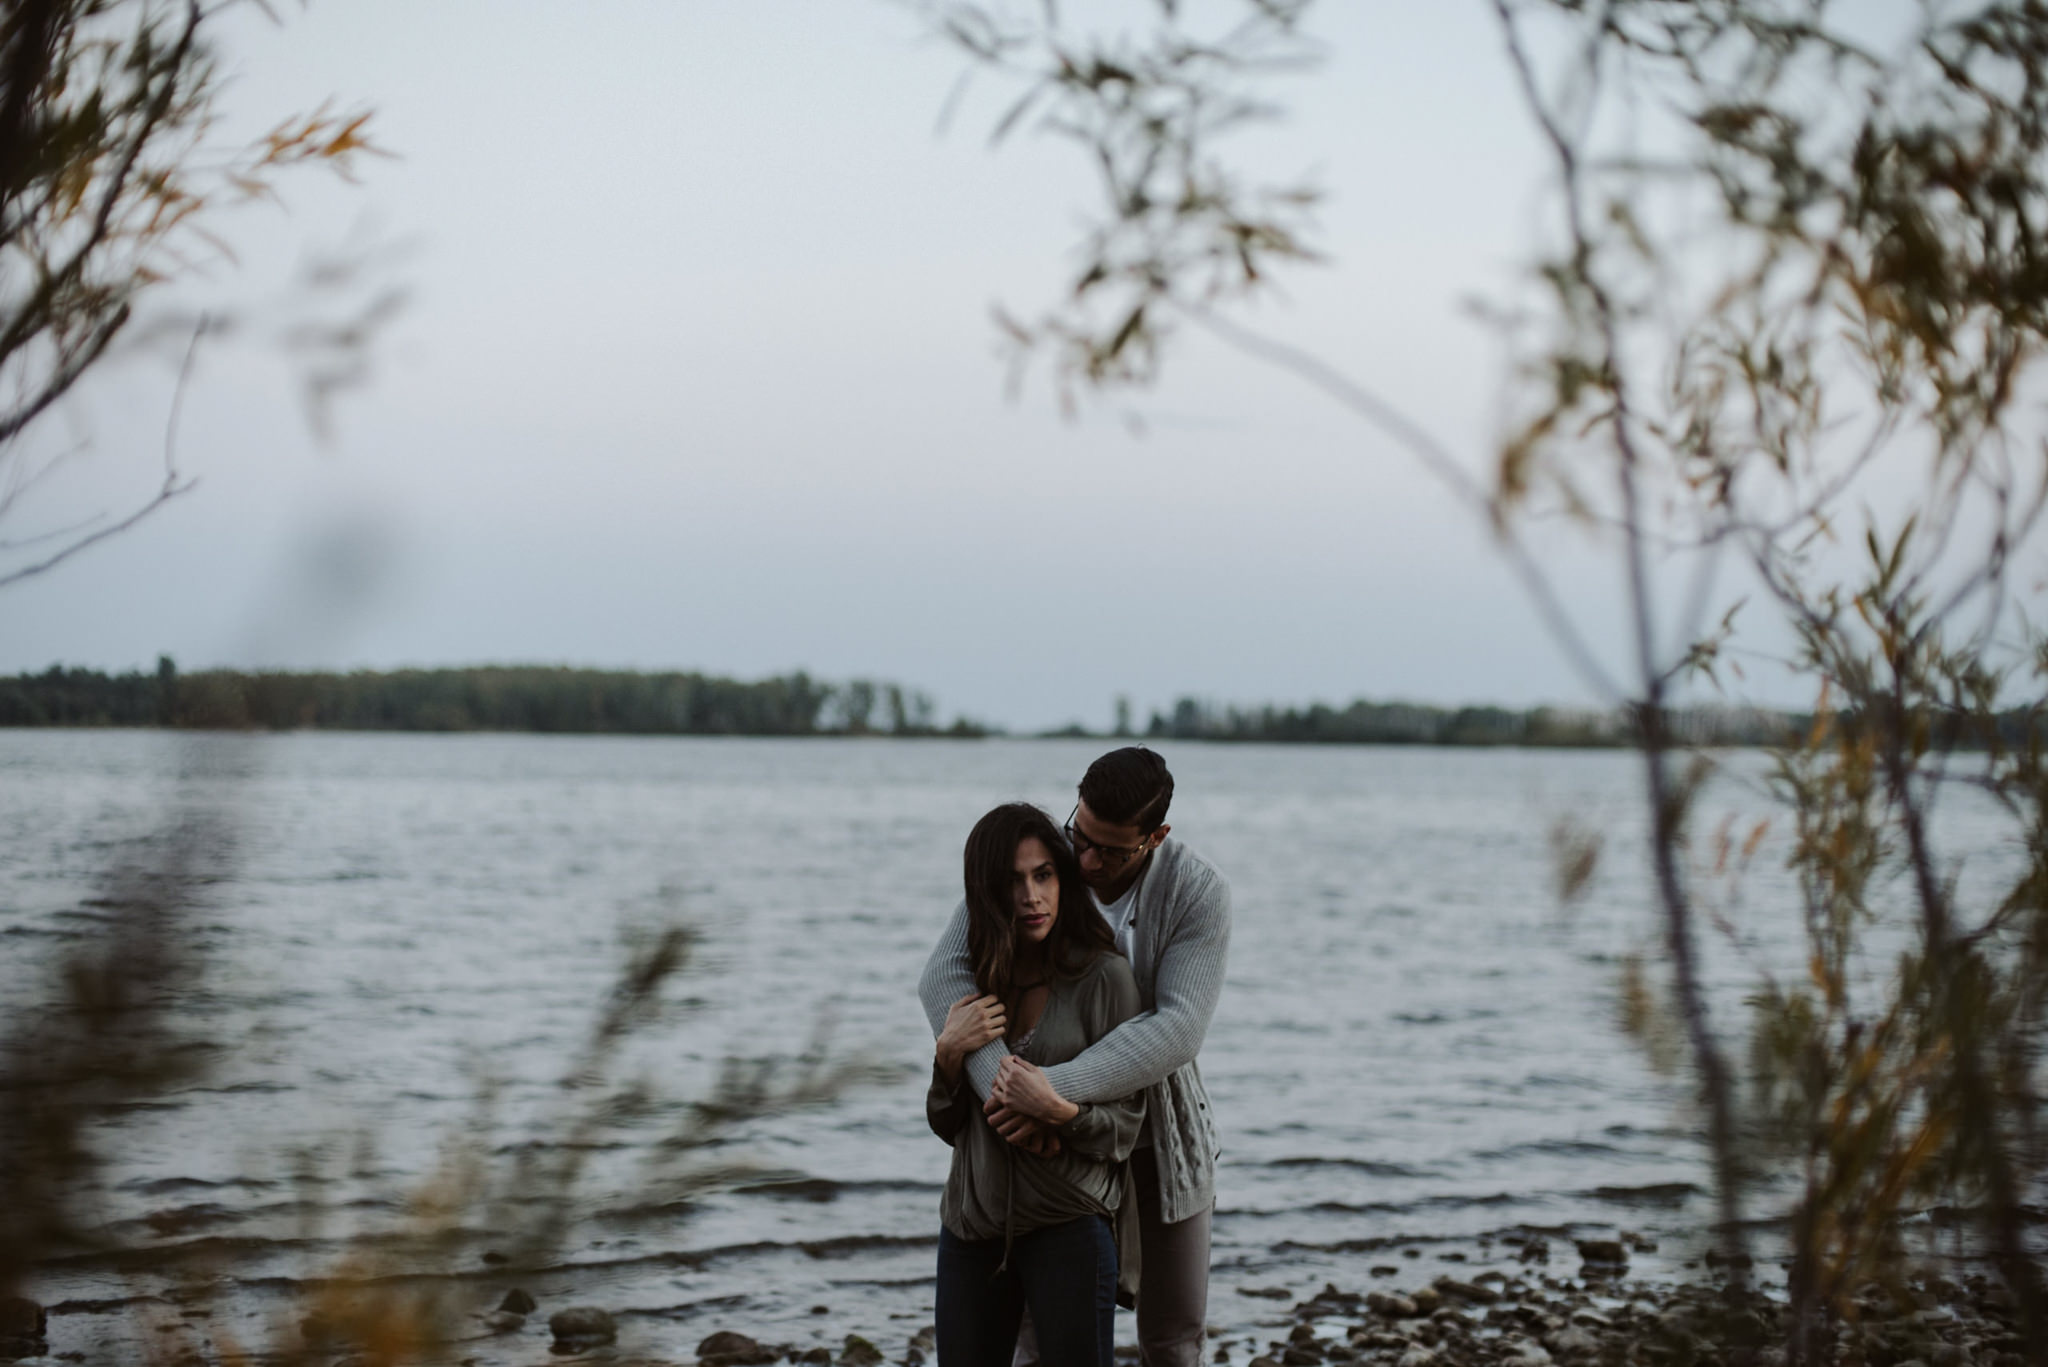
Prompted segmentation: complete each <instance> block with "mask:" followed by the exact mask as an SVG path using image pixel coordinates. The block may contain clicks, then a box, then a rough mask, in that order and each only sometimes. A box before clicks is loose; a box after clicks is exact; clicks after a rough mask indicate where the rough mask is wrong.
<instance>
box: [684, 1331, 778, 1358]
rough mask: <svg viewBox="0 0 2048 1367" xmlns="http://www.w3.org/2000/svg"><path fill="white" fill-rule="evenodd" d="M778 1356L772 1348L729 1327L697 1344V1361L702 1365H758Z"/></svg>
mask: <svg viewBox="0 0 2048 1367" xmlns="http://www.w3.org/2000/svg"><path fill="white" fill-rule="evenodd" d="M780 1356H781V1354H780V1353H777V1352H776V1351H775V1350H774V1349H772V1348H764V1347H762V1346H761V1345H760V1344H759V1343H757V1342H755V1341H754V1340H753V1339H750V1338H748V1337H747V1336H746V1335H745V1334H736V1333H734V1332H733V1331H732V1330H730V1329H721V1330H719V1331H718V1332H717V1333H715V1334H713V1335H711V1336H710V1337H709V1338H707V1339H705V1340H704V1341H703V1342H702V1343H700V1344H698V1345H697V1361H698V1362H699V1363H700V1364H702V1367H759V1364H761V1363H768V1362H773V1361H775V1360H776V1359H777V1358H779V1357H780Z"/></svg>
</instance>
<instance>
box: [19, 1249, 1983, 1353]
mask: <svg viewBox="0 0 2048 1367" xmlns="http://www.w3.org/2000/svg"><path fill="white" fill-rule="evenodd" d="M1501 1243H1503V1244H1506V1245H1507V1250H1508V1257H1509V1258H1513V1259H1516V1261H1508V1260H1507V1259H1505V1258H1504V1259H1502V1260H1501V1261H1500V1263H1499V1264H1497V1265H1494V1266H1488V1265H1487V1264H1489V1263H1493V1262H1494V1259H1492V1258H1490V1257H1487V1256H1486V1255H1485V1254H1484V1253H1482V1254H1481V1260H1480V1261H1477V1262H1468V1261H1467V1260H1466V1259H1463V1258H1460V1259H1456V1260H1453V1259H1451V1258H1450V1257H1448V1256H1447V1255H1444V1254H1439V1257H1440V1258H1442V1260H1443V1261H1446V1262H1452V1261H1455V1262H1456V1263H1457V1264H1459V1265H1458V1266H1456V1268H1455V1271H1454V1272H1447V1273H1445V1274H1443V1275H1440V1276H1437V1277H1435V1278H1433V1279H1431V1280H1427V1281H1420V1280H1411V1281H1403V1280H1388V1279H1389V1278H1392V1277H1395V1275H1396V1274H1397V1273H1398V1272H1400V1271H1403V1270H1405V1271H1408V1272H1410V1273H1411V1274H1412V1273H1413V1272H1414V1271H1416V1270H1417V1269H1416V1267H1415V1264H1413V1263H1408V1264H1406V1266H1405V1268H1403V1267H1401V1266H1399V1265H1394V1264H1379V1265H1373V1266H1370V1267H1366V1268H1361V1269H1360V1271H1362V1272H1363V1273H1365V1277H1364V1278H1362V1279H1361V1281H1362V1282H1363V1285H1361V1286H1360V1287H1359V1288H1358V1289H1355V1290H1345V1289H1341V1288H1339V1287H1338V1286H1337V1285H1335V1284H1327V1285H1325V1286H1324V1287H1323V1289H1322V1290H1321V1291H1319V1292H1317V1293H1315V1294H1314V1295H1312V1296H1308V1297H1307V1298H1305V1299H1300V1298H1298V1297H1297V1295H1296V1293H1294V1292H1293V1291H1290V1290H1289V1289H1288V1288H1286V1287H1278V1286H1264V1287H1261V1286H1239V1287H1237V1288H1235V1290H1236V1291H1237V1293H1238V1295H1240V1296H1243V1297H1246V1298H1248V1301H1249V1302H1250V1303H1247V1302H1238V1304H1240V1305H1243V1306H1244V1308H1245V1309H1246V1310H1250V1309H1251V1303H1259V1302H1271V1303H1272V1304H1271V1306H1270V1308H1263V1307H1262V1308H1261V1309H1260V1310H1259V1311H1258V1316H1259V1318H1258V1319H1257V1320H1256V1321H1255V1323H1256V1324H1257V1325H1258V1326H1259V1327H1256V1328H1244V1327H1240V1328H1237V1329H1222V1328H1218V1327H1216V1326H1213V1325H1212V1326H1211V1327H1210V1330H1209V1336H1210V1344H1209V1346H1210V1349H1211V1350H1212V1351H1213V1361H1214V1362H1216V1363H1219V1364H1240V1365H1241V1367H1321V1365H1322V1364H1336V1365H1337V1367H1345V1365H1347V1364H1359V1367H1784V1348H1783V1345H1784V1343H1785V1341H1786V1338H1787V1331H1788V1325H1787V1323H1786V1310H1785V1307H1784V1305H1783V1303H1782V1301H1781V1300H1779V1299H1777V1298H1775V1297H1774V1296H1773V1295H1772V1294H1770V1293H1769V1292H1768V1291H1763V1290H1755V1289H1745V1290H1741V1291H1739V1292H1738V1291H1735V1290H1731V1288H1730V1286H1729V1285H1728V1284H1724V1278H1725V1277H1726V1276H1727V1274H1728V1273H1729V1272H1731V1271H1733V1269H1731V1268H1729V1267H1728V1264H1727V1262H1726V1261H1725V1260H1717V1262H1718V1265H1717V1266H1715V1267H1711V1268H1710V1269H1709V1270H1708V1272H1707V1273H1706V1280H1705V1281H1699V1282H1690V1283H1679V1284H1673V1283H1670V1282H1666V1281H1634V1282H1632V1281H1629V1280H1627V1274H1628V1269H1627V1263H1626V1259H1627V1255H1628V1253H1629V1252H1630V1251H1632V1250H1640V1249H1643V1248H1645V1247H1646V1246H1650V1245H1648V1241H1647V1240H1643V1239H1641V1238H1640V1237H1638V1236H1624V1237H1623V1238H1622V1239H1620V1240H1613V1241H1594V1240H1587V1241H1584V1242H1581V1243H1580V1244H1579V1252H1580V1255H1581V1257H1582V1258H1583V1259H1584V1261H1583V1262H1582V1264H1581V1266H1580V1268H1579V1270H1578V1275H1577V1276H1576V1277H1561V1276H1557V1275H1553V1274H1552V1273H1551V1272H1550V1271H1549V1270H1548V1268H1547V1257H1548V1244H1547V1242H1546V1241H1545V1240H1544V1239H1543V1238H1542V1237H1541V1236H1536V1235H1518V1236H1515V1237H1509V1238H1502V1239H1501ZM1531 1245H1542V1246H1543V1254H1542V1257H1540V1258H1532V1257H1531V1256H1530V1250H1531ZM1403 1252H1404V1253H1405V1252H1406V1250H1405V1249H1404V1250H1403ZM1617 1254H1618V1255H1619V1260H1618V1261H1617ZM1743 1261H1744V1262H1745V1263H1746V1261H1747V1260H1743ZM1687 1266H1694V1265H1693V1264H1688V1265H1687ZM1745 1281H1746V1279H1745ZM503 1285H504V1283H503V1282H500V1283H499V1287H501V1288H502V1287H503ZM1222 1289H1223V1288H1222V1286H1220V1285H1219V1286H1218V1287H1217V1290H1218V1291H1221V1290H1222ZM496 1295H498V1290H497V1289H496V1288H494V1289H493V1290H492V1291H491V1292H490V1296H496ZM1282 1302H1285V1303H1284V1304H1283V1303H1282ZM493 1303H494V1302H493V1301H492V1300H491V1299H490V1298H489V1296H486V1295H479V1296H478V1298H477V1302H476V1306H475V1309H474V1310H473V1311H472V1312H470V1315H469V1318H468V1325H469V1328H468V1329H466V1330H465V1329H462V1328H460V1327H456V1328H455V1334H456V1339H457V1341H465V1340H466V1341H469V1342H472V1343H475V1344H476V1345H477V1346H478V1347H481V1346H482V1344H483V1343H484V1342H486V1341H488V1340H491V1339H494V1338H496V1337H497V1336H499V1335H506V1336H511V1335H516V1334H518V1333H519V1332H521V1331H524V1332H526V1333H529V1334H532V1335H534V1336H535V1337H537V1330H538V1326H535V1328H534V1329H531V1330H529V1329H527V1327H526V1326H527V1323H528V1317H529V1316H532V1315H535V1314H538V1313H540V1312H542V1311H543V1310H544V1309H549V1308H551V1307H543V1306H542V1305H541V1304H540V1303H539V1302H538V1301H537V1300H536V1298H535V1297H534V1296H533V1295H531V1294H530V1293H528V1292H527V1291H526V1290H525V1289H523V1288H517V1287H515V1288H513V1289H511V1290H508V1291H504V1292H503V1294H502V1297H501V1298H500V1299H498V1300H496V1301H495V1304H496V1307H497V1308H496V1309H494V1310H489V1309H486V1308H485V1307H488V1306H490V1305H492V1304H493ZM71 1304H72V1303H69V1302H67V1303H65V1304H60V1305H58V1306H56V1307H54V1312H55V1314H56V1315H57V1316H58V1317H59V1318H60V1321H61V1318H62V1317H63V1316H64V1315H66V1314H67V1313H75V1312H74V1311H72V1310H70V1308H69V1307H70V1306H71ZM81 1309H82V1307H81ZM811 1309H812V1312H813V1313H814V1314H823V1315H829V1314H831V1313H832V1310H831V1308H829V1307H826V1306H822V1305H821V1306H813V1307H811ZM183 1313H184V1314H185V1315H186V1316H188V1317H189V1316H190V1315H191V1314H193V1313H194V1312H193V1311H190V1310H188V1311H185V1312H183ZM198 1313H200V1314H201V1315H202V1317H203V1315H204V1312H203V1311H200V1312H198ZM622 1315H623V1316H625V1317H626V1318H628V1319H631V1318H634V1316H635V1312H633V1311H631V1310H627V1309H620V1310H617V1311H614V1310H609V1309H606V1308H604V1307H600V1306H593V1305H570V1306H567V1307H566V1308H562V1309H555V1310H553V1311H552V1313H551V1314H548V1315H547V1318H546V1321H545V1323H546V1324H547V1327H548V1329H549V1331H550V1338H551V1340H552V1343H551V1351H552V1353H553V1354H555V1355H557V1356H558V1357H565V1358H570V1359H573V1360H574V1361H577V1362H587V1363H591V1364H599V1365H601V1367H685V1365H686V1364H689V1363H692V1362H694V1363H696V1364H698V1367H766V1364H771V1363H781V1362H791V1363H809V1364H826V1367H884V1365H885V1364H887V1365H888V1367H926V1365H927V1364H930V1363H932V1361H933V1359H934V1358H935V1357H936V1349H935V1346H934V1343H933V1330H932V1329H931V1328H930V1327H929V1326H927V1327H926V1328H924V1329H922V1330H919V1331H918V1332H916V1333H913V1334H909V1335H907V1336H906V1337H902V1338H898V1337H896V1335H894V1334H891V1335H889V1336H887V1337H885V1338H880V1341H879V1342H878V1341H876V1340H873V1339H869V1338H866V1337H863V1336H862V1335H860V1334H857V1333H848V1334H844V1335H843V1336H841V1335H837V1334H834V1335H831V1336H829V1337H827V1338H826V1341H825V1342H823V1343H819V1342H815V1341H814V1342H812V1343H809V1344H794V1343H788V1342H763V1341H761V1340H758V1339H756V1338H753V1337H751V1336H750V1335H748V1334H746V1333H743V1332H739V1331H737V1330H734V1329H719V1330H717V1331H715V1332H712V1333H710V1334H708V1335H707V1336H705V1337H703V1338H701V1339H700V1340H699V1341H698V1342H697V1344H696V1349H695V1353H694V1355H692V1354H691V1353H690V1350H689V1349H688V1348H687V1347H686V1346H685V1344H686V1343H687V1339H682V1337H681V1335H680V1334H678V1335H676V1337H675V1338H673V1339H664V1338H654V1339H650V1337H649V1336H648V1335H647V1333H646V1330H645V1328H644V1327H643V1328H642V1329H641V1330H640V1331H639V1332H637V1333H634V1334H631V1335H628V1336H627V1337H626V1342H624V1343H621V1342H620V1338H621V1333H620V1326H619V1318H620V1316H622ZM49 1318H50V1316H49V1314H48V1313H46V1312H45V1310H44V1308H43V1307H42V1306H40V1305H38V1304H36V1303H35V1302H34V1301H30V1300H24V1299H18V1298H17V1299H12V1300H7V1299H0V1361H6V1360H14V1359H23V1358H29V1359H35V1358H45V1357H52V1358H54V1359H56V1360H59V1361H62V1362H66V1363H83V1364H86V1365H87V1367H93V1364H96V1363H98V1362H100V1361H102V1360H104V1359H102V1358H101V1357H100V1356H99V1355H97V1354H95V1353H92V1352H81V1351H78V1350H79V1349H80V1348H85V1347H89V1346H90V1345H86V1344H72V1343H59V1344H57V1345H56V1347H57V1348H58V1349H60V1350H62V1351H57V1352H54V1353H53V1352H52V1345H51V1344H50V1342H49V1336H48V1329H47V1326H48V1321H49ZM2015 1320H2016V1311H2015V1308H2014V1305H2013V1302H2012V1300H2011V1297H2010V1296H2009V1295H2008V1294H2007V1293H2006V1291H2005V1290H2004V1288H2003V1287H2002V1286H2001V1285H2000V1284H1998V1283H1996V1282H1994V1281H1992V1280H1990V1279H1987V1278H1986V1277H1984V1276H1982V1275H1978V1274H1974V1273H1973V1274H1969V1275H1960V1274H1959V1275H1958V1277H1957V1278H1956V1279H1950V1278H1948V1277H1943V1276H1933V1275H1930V1276H1924V1277H1919V1278H1915V1279H1912V1280H1909V1281H1904V1282H1901V1283H1899V1284H1898V1285H1897V1286H1896V1287H1895V1288H1894V1289H1893V1290H1890V1291H1887V1290H1884V1289H1881V1288H1879V1287H1878V1286H1876V1285H1875V1284H1873V1285H1871V1286H1870V1287H1868V1288H1866V1289H1865V1291H1864V1292H1863V1294H1862V1295H1861V1296H1859V1298H1858V1300H1857V1306H1856V1313H1855V1314H1854V1315H1852V1316H1848V1317H1846V1321H1845V1322H1842V1323H1838V1324H1831V1325H1830V1326H1829V1327H1828V1330H1827V1332H1828V1333H1829V1334H1831V1335H1832V1336H1833V1342H1832V1343H1831V1344H1829V1345H1828V1347H1827V1349H1825V1350H1824V1355H1825V1356H1826V1357H1827V1358H1828V1359H1830V1360H1832V1361H1834V1362H1836V1363H1838V1364H1840V1365H1841V1367H2024V1364H2023V1362H2022V1359H2021V1356H2020V1349H2021V1346H2022V1345H2021V1341H2020V1339H2019V1336H2018V1333H2017V1330H2016V1324H2015ZM911 1322H912V1323H915V1322H916V1321H915V1320H912V1321H911ZM714 1323H715V1321H714ZM299 1328H300V1333H301V1335H302V1336H303V1337H302V1341H301V1345H300V1350H301V1351H302V1352H303V1353H304V1354H305V1356H304V1357H303V1358H302V1359H301V1360H303V1361H306V1362H308V1363H310V1364H313V1367H360V1364H362V1363H363V1362H364V1361H365V1352H366V1346H365V1344H363V1343H361V1342H356V1341H353V1340H354V1338H355V1337H357V1336H360V1335H361V1334H362V1333H363V1332H364V1326H363V1325H362V1324H361V1323H350V1322H345V1321H342V1320H336V1319H334V1318H331V1317H328V1316H324V1315H321V1314H318V1313H315V1314H311V1315H307V1316H305V1317H304V1318H303V1319H302V1320H301V1321H300V1322H299ZM661 1332H662V1331H657V1334H660V1333H661ZM699 1332H701V1331H699ZM60 1337H61V1335H60ZM678 1340H680V1341H678ZM500 1341H501V1342H503V1343H505V1344H506V1345H507V1346H514V1347H516V1344H517V1342H518V1340H516V1339H515V1338H512V1337H507V1338H505V1339H502V1340H500ZM527 1341H528V1342H529V1343H530V1342H532V1340H531V1339H529V1340H527ZM472 1351H474V1350H472ZM1132 1355H1133V1350H1131V1349H1128V1348H1125V1349H1119V1351H1118V1356H1119V1358H1120V1359H1127V1358H1129V1357H1131V1356H1132ZM171 1360H173V1361H192V1362H199V1361H204V1360H205V1358H204V1357H203V1355H199V1354H196V1353H190V1352H189V1351H188V1352H186V1353H183V1354H179V1355H176V1356H174V1357H173V1358H172V1359H171ZM468 1360H469V1361H478V1360H479V1359H475V1358H471V1359H468ZM484 1360H496V1359H495V1358H489V1359H484ZM565 1367H568V1364H565Z"/></svg>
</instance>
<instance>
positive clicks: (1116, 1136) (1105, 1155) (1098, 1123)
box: [1059, 954, 1145, 1163]
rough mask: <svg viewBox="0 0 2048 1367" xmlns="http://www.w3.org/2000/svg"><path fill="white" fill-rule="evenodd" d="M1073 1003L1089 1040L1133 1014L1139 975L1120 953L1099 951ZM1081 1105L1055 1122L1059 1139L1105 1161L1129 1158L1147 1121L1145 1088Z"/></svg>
mask: <svg viewBox="0 0 2048 1367" xmlns="http://www.w3.org/2000/svg"><path fill="white" fill-rule="evenodd" d="M1074 1005H1075V1008H1076V1011H1077V1013H1078V1014H1079V1015H1080V1017H1081V1027H1082V1030H1083V1032H1084V1033H1085V1034H1086V1036H1087V1038H1088V1040H1089V1042H1090V1043H1093V1042H1094V1041H1096V1040H1100V1039H1102V1038H1104V1037H1105V1036H1107V1035H1108V1034H1110V1032H1112V1031H1113V1030H1115V1029H1116V1028H1117V1026H1119V1025H1121V1024H1123V1022H1125V1021H1127V1020H1130V1019H1131V1018H1132V1017H1133V1016H1135V1015H1137V1014H1138V980H1137V979H1136V978H1134V977H1132V976H1131V966H1130V964H1129V963H1128V962H1127V961H1126V960H1125V959H1124V957H1123V956H1122V955H1121V954H1104V955H1102V956H1101V957H1100V958H1098V959H1097V960H1096V961H1095V963H1094V964H1093V965H1091V967H1090V969H1089V973H1088V976H1087V978H1086V979H1084V980H1083V981H1082V983H1081V984H1080V990H1079V992H1078V993H1077V994H1076V997H1075V1002H1074ZM1080 1106H1081V1109H1080V1112H1079V1113H1078V1114H1077V1115H1075V1116H1074V1117H1073V1119H1071V1120H1069V1121H1067V1122H1066V1123H1065V1124H1064V1125H1061V1126H1060V1127H1059V1136H1060V1141H1061V1142H1062V1143H1063V1144H1065V1145H1066V1146H1067V1148H1069V1149H1071V1150H1072V1151H1073V1152H1075V1153H1078V1154H1082V1155H1084V1156H1086V1157H1089V1158H1099V1159H1102V1160H1103V1161H1105V1162H1109V1163H1121V1162H1123V1161H1124V1160H1125V1159H1126V1158H1129V1157H1130V1156H1131V1150H1132V1149H1134V1148H1136V1147H1137V1145H1138V1132H1139V1131H1140V1130H1141V1129H1143V1128H1144V1124H1145V1093H1144V1091H1143V1090H1142V1089H1140V1090H1136V1091H1133V1092H1131V1093H1130V1094H1129V1095H1128V1096H1123V1097H1118V1098H1116V1099H1114V1100H1108V1101H1092V1102H1082V1103H1080Z"/></svg>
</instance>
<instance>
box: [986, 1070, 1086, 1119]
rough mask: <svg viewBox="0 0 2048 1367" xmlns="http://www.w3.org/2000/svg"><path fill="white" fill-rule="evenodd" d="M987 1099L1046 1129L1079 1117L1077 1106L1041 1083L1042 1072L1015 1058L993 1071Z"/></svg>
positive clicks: (1042, 1079)
mask: <svg viewBox="0 0 2048 1367" xmlns="http://www.w3.org/2000/svg"><path fill="white" fill-rule="evenodd" d="M988 1098H989V1100H990V1101H994V1102H999V1103H1001V1104H1002V1105H1004V1106H1007V1107H1009V1108H1010V1109H1011V1110H1013V1111H1020V1112H1022V1113H1023V1114H1025V1115H1028V1116H1030V1117H1031V1118H1032V1119H1034V1120H1039V1121H1043V1122H1044V1123H1045V1124H1047V1125H1064V1124H1066V1123H1067V1122H1068V1121H1069V1120H1072V1119H1073V1118H1074V1117H1075V1116H1077V1115H1079V1114H1080V1113H1081V1108H1080V1107H1079V1106H1076V1105H1075V1104H1074V1103H1073V1102H1071V1101H1069V1100H1067V1099H1066V1098H1065V1097H1063V1096H1061V1095H1060V1094H1059V1093H1058V1092H1056V1091H1054V1090H1053V1087H1052V1084H1051V1083H1050V1082H1047V1081H1046V1080H1045V1070H1044V1069H1042V1068H1040V1067H1039V1066H1038V1065H1037V1064H1035V1063H1026V1062H1025V1061H1024V1060H1023V1059H1021V1058H1018V1057H1017V1056H1016V1055H1015V1054H1012V1055H1010V1056H1009V1057H1008V1058H1006V1059H1004V1060H1003V1065H1002V1067H1001V1068H999V1069H997V1070H996V1080H995V1082H994V1083H993V1084H992V1085H991V1086H990V1087H989V1089H988Z"/></svg>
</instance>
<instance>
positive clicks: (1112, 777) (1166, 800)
mask: <svg viewBox="0 0 2048 1367" xmlns="http://www.w3.org/2000/svg"><path fill="white" fill-rule="evenodd" d="M1081 800H1082V801H1083V802H1085V803H1087V804H1088V811H1089V813H1090V814H1091V815H1092V816H1094V818H1095V819H1096V820H1097V821H1100V822H1103V823H1105V824H1107V825H1110V826H1136V827H1137V828H1138V830H1139V832H1140V833H1142V834H1146V835H1149V834H1151V833H1152V832H1153V831H1156V830H1158V829H1159V826H1160V824H1161V823H1162V822H1164V821H1165V820H1166V809H1167V808H1168V807H1170V806H1172V805H1173V774H1172V773H1171V772H1169V771H1168V769H1167V767H1166V761H1165V760H1164V759H1162V758H1160V755H1159V752H1158V751H1156V750H1147V749H1146V748H1145V747H1144V746H1142V745H1126V746H1125V747H1124V748H1123V749H1121V750H1112V751H1110V752H1109V753H1108V754H1106V755H1104V756H1103V757H1102V758H1101V759H1098V760H1096V761H1095V763H1093V764H1091V765H1089V766H1088V772H1087V773H1085V774H1083V775H1081Z"/></svg>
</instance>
